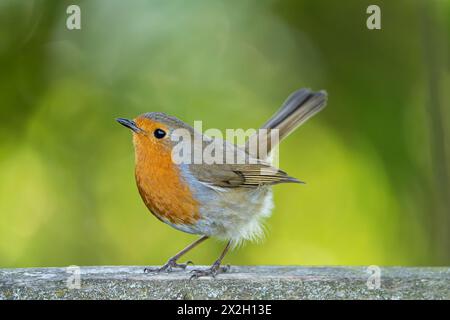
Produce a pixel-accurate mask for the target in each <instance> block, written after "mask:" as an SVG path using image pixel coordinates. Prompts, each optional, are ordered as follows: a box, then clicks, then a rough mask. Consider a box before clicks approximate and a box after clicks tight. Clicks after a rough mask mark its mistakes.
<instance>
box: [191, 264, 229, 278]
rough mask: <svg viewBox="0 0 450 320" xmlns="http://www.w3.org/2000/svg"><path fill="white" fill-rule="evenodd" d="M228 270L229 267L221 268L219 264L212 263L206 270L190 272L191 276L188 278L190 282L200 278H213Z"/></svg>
mask: <svg viewBox="0 0 450 320" xmlns="http://www.w3.org/2000/svg"><path fill="white" fill-rule="evenodd" d="M229 270H230V266H229V265H226V266H221V265H220V263H214V264H213V265H212V266H211V267H209V268H207V269H195V270H192V271H191V273H192V276H191V277H190V280H192V279H198V278H200V277H213V278H215V277H216V276H217V275H218V274H219V273H225V272H228V271H229Z"/></svg>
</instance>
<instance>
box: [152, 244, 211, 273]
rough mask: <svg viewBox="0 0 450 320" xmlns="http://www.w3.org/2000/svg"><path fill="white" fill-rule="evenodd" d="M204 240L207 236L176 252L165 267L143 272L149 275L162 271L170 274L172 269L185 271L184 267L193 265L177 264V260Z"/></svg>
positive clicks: (190, 262) (189, 262)
mask: <svg viewBox="0 0 450 320" xmlns="http://www.w3.org/2000/svg"><path fill="white" fill-rule="evenodd" d="M206 239H208V236H202V237H201V238H199V239H197V240H195V241H194V242H192V243H191V244H190V245H188V246H187V247H186V248H184V249H183V250H181V251H180V252H178V253H177V254H176V255H174V256H173V257H172V258H170V259H169V260H168V261H167V262H166V264H165V265H163V266H162V267H161V268H145V269H144V272H145V273H150V272H162V271H166V272H170V271H172V269H173V268H181V269H183V270H184V269H186V267H187V266H188V264H193V263H192V261H188V262H186V263H178V262H177V261H178V259H180V258H181V256H183V255H185V254H186V253H187V252H188V251H190V250H191V249H193V248H195V247H196V246H198V245H199V244H200V243H202V242H203V241H205V240H206Z"/></svg>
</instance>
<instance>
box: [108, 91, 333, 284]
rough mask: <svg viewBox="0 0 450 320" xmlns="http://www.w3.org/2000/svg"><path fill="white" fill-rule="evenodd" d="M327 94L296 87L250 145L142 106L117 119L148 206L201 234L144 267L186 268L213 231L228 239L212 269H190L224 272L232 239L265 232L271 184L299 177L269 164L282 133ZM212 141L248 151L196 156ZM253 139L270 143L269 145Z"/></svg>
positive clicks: (166, 220)
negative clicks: (182, 156) (178, 151)
mask: <svg viewBox="0 0 450 320" xmlns="http://www.w3.org/2000/svg"><path fill="white" fill-rule="evenodd" d="M326 100H327V94H326V92H325V91H319V92H312V91H311V90H309V89H300V90H298V91H296V92H294V93H292V94H291V95H290V96H289V97H288V98H287V100H286V101H285V102H284V103H283V105H282V106H281V108H280V109H279V110H278V111H277V112H276V113H275V114H274V115H273V116H272V117H271V118H270V119H269V120H268V121H267V122H266V123H265V124H264V125H263V126H262V127H261V129H262V130H261V129H260V130H259V131H257V132H256V133H254V134H253V135H252V136H250V137H249V139H248V141H247V143H246V144H245V146H237V145H235V144H233V143H231V142H227V141H225V140H220V139H218V138H214V139H213V138H210V137H207V136H205V135H203V134H202V133H201V132H198V130H195V129H194V128H192V127H191V126H189V125H188V124H186V123H184V122H183V121H181V120H179V119H177V118H175V117H172V116H168V115H166V114H164V113H160V112H150V113H145V114H142V115H140V116H138V117H137V118H135V119H134V120H128V119H123V118H118V119H116V120H117V121H118V122H119V123H120V124H122V125H124V126H125V127H127V128H129V129H131V130H132V132H133V143H134V149H135V178H136V183H137V188H138V190H139V193H140V195H141V197H142V200H143V201H144V203H145V205H146V206H147V208H148V209H149V210H150V211H151V212H152V213H153V215H154V216H155V217H156V218H158V219H159V220H161V221H162V222H164V223H166V224H169V225H170V226H172V227H174V228H175V229H178V230H180V231H184V232H187V233H191V234H198V235H201V237H200V238H199V239H197V240H196V241H194V242H193V243H192V244H190V245H189V246H187V247H186V248H184V249H183V250H181V251H180V252H179V253H177V254H176V255H174V256H173V257H172V258H170V259H169V260H168V261H167V263H166V264H164V265H163V266H162V267H161V268H158V269H150V268H146V269H145V270H144V271H145V272H154V271H156V272H160V271H166V272H169V271H172V270H173V269H174V268H181V269H185V268H186V267H187V265H188V264H189V263H191V262H190V261H189V262H187V263H179V262H178V261H179V259H180V258H181V256H183V255H184V254H186V253H187V252H188V251H190V250H191V249H193V248H194V247H196V246H197V245H199V244H200V243H202V242H204V241H205V240H207V239H208V238H210V237H214V238H217V239H220V240H225V241H226V246H225V248H224V250H223V252H222V254H221V255H220V257H219V258H218V259H217V260H216V261H215V262H214V263H213V264H212V266H211V267H209V268H208V269H202V270H193V271H192V272H193V277H196V278H197V277H200V276H213V277H214V276H215V275H216V274H218V273H220V272H225V271H226V270H227V268H226V267H223V266H221V263H222V260H223V258H224V256H225V255H226V253H227V252H228V250H229V249H230V247H233V246H235V245H237V244H239V243H240V242H242V241H245V240H252V239H255V238H258V237H259V236H260V235H261V234H262V231H263V230H262V222H263V220H264V219H265V218H267V217H268V216H269V215H270V213H271V210H272V208H273V201H272V188H271V187H272V185H275V184H278V183H301V181H299V180H297V179H295V178H293V177H291V176H289V175H288V174H287V173H285V172H284V171H282V170H279V169H278V168H275V167H274V166H272V165H271V163H270V151H271V150H273V148H274V147H275V145H276V144H277V143H278V141H281V140H282V139H284V138H286V137H287V136H288V135H289V134H290V133H292V132H293V131H294V130H295V129H297V128H298V127H299V126H300V125H301V124H302V123H304V122H305V121H306V120H308V119H309V118H310V117H312V116H313V115H315V114H316V113H318V112H319V111H320V110H322V109H323V108H324V107H325V105H326ZM180 132H182V133H183V134H184V136H183V134H181V133H180ZM273 133H276V134H277V136H278V141H275V142H273V141H272V139H269V138H271V137H273ZM186 134H187V135H188V136H187V138H192V139H181V138H180V137H181V136H183V137H184V138H186ZM180 141H184V142H180ZM192 141H197V142H198V141H200V143H192ZM180 143H182V144H183V143H184V146H186V145H187V144H188V143H189V145H187V149H184V150H187V151H186V154H187V155H188V157H187V158H189V159H190V160H192V161H184V162H182V163H180V161H174V152H173V151H174V150H175V148H179V146H180ZM211 144H214V145H215V146H216V150H215V154H216V155H217V154H218V153H220V152H224V151H226V152H230V151H231V152H233V154H234V155H237V156H244V159H245V161H244V162H242V161H240V162H239V163H228V162H226V161H225V162H223V161H217V162H216V163H210V162H208V163H206V162H205V161H203V162H201V161H200V162H199V161H195V159H192V154H195V153H196V151H197V149H199V148H203V149H204V148H205V147H207V146H208V145H211ZM253 145H259V146H260V145H265V146H266V150H265V151H266V152H261V148H259V147H258V148H253V147H252V146H253ZM224 153H225V152H224ZM189 154H190V155H189ZM222 159H224V158H222ZM227 159H229V158H228V157H227ZM233 159H235V157H234V156H233Z"/></svg>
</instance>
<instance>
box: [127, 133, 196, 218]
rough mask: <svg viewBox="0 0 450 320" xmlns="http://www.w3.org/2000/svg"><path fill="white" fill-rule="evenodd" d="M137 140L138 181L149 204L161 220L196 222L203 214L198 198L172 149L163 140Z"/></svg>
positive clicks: (146, 203)
mask: <svg viewBox="0 0 450 320" xmlns="http://www.w3.org/2000/svg"><path fill="white" fill-rule="evenodd" d="M137 139H139V137H137ZM142 139H146V138H145V137H143V138H142ZM134 142H135V149H136V171H135V174H136V183H137V186H138V189H139V193H140V195H141V197H142V199H143V201H144V203H145V205H146V206H147V208H148V209H149V210H150V211H151V212H152V213H153V214H154V215H155V216H156V217H157V218H158V219H160V220H168V221H170V222H171V223H173V224H194V223H195V222H196V221H197V220H198V219H199V218H200V217H199V213H198V202H197V201H196V200H195V199H194V198H193V196H192V193H191V191H190V189H189V187H188V185H187V184H186V182H185V181H184V179H183V178H182V177H181V176H180V171H179V169H178V167H177V166H176V165H175V164H174V163H173V162H172V159H171V154H170V152H169V151H168V150H167V148H166V147H165V146H164V145H162V144H156V145H154V144H151V145H142V143H144V144H145V143H147V142H146V141H139V140H137V141H136V140H135V141H134Z"/></svg>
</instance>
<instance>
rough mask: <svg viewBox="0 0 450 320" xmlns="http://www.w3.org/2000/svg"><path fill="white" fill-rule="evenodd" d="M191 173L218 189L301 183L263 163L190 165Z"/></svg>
mask: <svg viewBox="0 0 450 320" xmlns="http://www.w3.org/2000/svg"><path fill="white" fill-rule="evenodd" d="M189 169H190V171H191V173H192V174H193V175H194V176H195V177H196V178H197V179H198V180H199V181H201V182H205V183H207V184H210V185H213V186H218V187H230V188H233V187H249V188H255V187H258V186H261V185H273V184H278V183H285V182H291V183H302V182H301V181H299V180H297V179H295V178H293V177H290V176H289V175H287V174H286V172H284V171H282V170H279V169H276V168H274V167H272V166H270V165H267V164H264V163H258V164H210V165H206V164H191V165H190V166H189Z"/></svg>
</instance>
